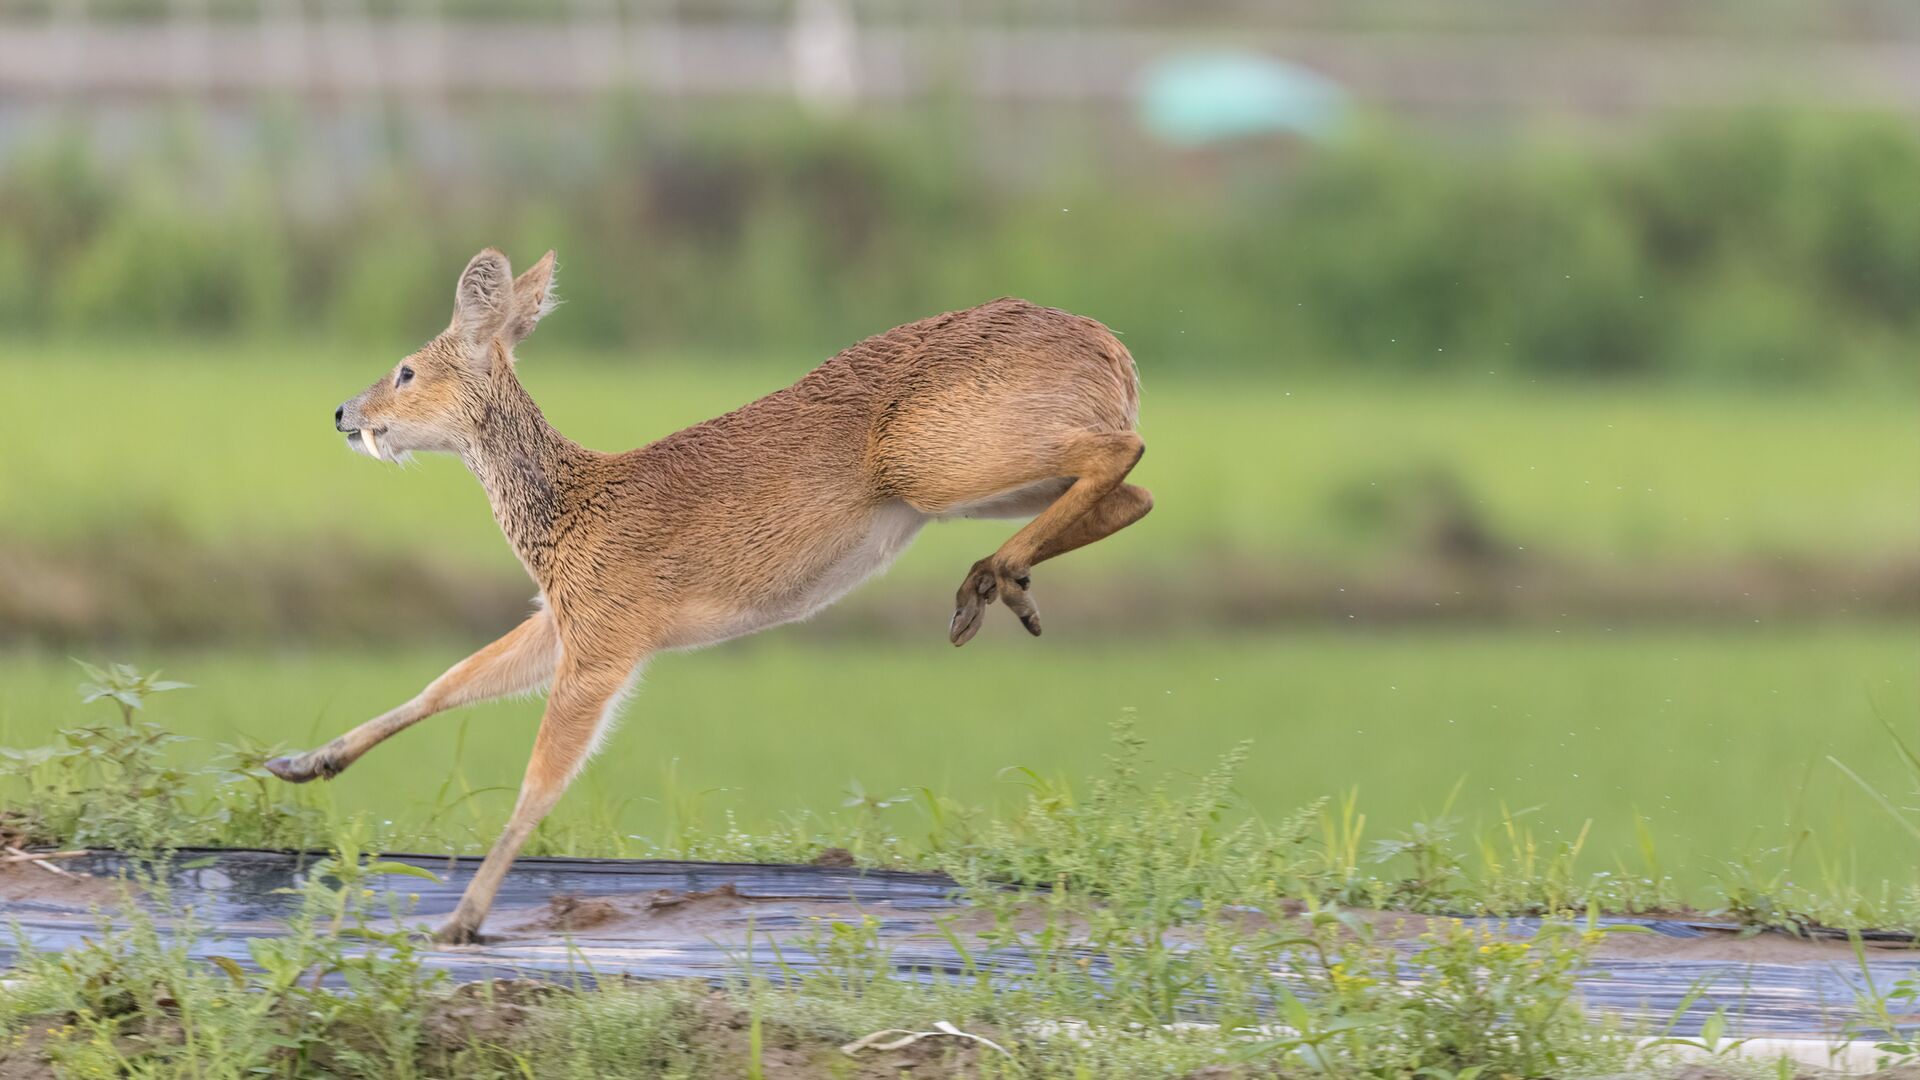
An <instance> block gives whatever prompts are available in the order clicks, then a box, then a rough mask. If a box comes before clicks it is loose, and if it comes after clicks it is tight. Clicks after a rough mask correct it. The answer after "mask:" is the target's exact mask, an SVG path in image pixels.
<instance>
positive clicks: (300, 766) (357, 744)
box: [266, 610, 560, 784]
mask: <svg viewBox="0 0 1920 1080" xmlns="http://www.w3.org/2000/svg"><path fill="white" fill-rule="evenodd" d="M559 657H560V638H559V635H558V634H557V633H556V632H555V631H554V627H553V616H552V615H551V614H550V613H548V612H546V611H544V610H542V611H536V612H534V613H533V614H532V615H531V616H529V617H528V618H527V620H526V621H525V622H523V623H521V624H520V625H519V626H516V627H514V628H513V630H511V631H510V632H508V634H507V635H506V636H505V637H503V638H501V639H500V640H498V641H496V642H494V643H493V644H491V645H489V646H487V647H486V648H484V649H481V650H480V651H479V652H477V653H474V654H473V655H472V656H469V657H467V658H466V659H465V660H462V661H460V662H459V663H458V664H455V665H454V666H453V667H452V668H450V669H448V670H447V672H446V674H444V675H442V676H440V677H439V678H437V679H435V680H433V682H432V683H430V684H428V686H427V688H426V689H425V690H422V691H420V693H419V694H417V695H415V697H414V698H413V700H411V701H409V702H407V703H406V704H404V705H401V706H400V707H399V708H396V709H391V710H388V711H387V712H385V713H382V714H380V715H379V716H377V717H374V718H373V719H372V720H369V721H367V722H366V723H364V724H361V725H360V726H359V727H356V728H354V729H353V730H352V731H349V732H347V733H346V734H345V735H342V736H340V737H339V738H337V739H335V740H333V741H332V742H330V743H328V744H327V745H325V746H322V747H320V748H318V749H315V750H309V751H307V752H306V753H304V754H293V755H290V756H287V757H278V758H274V759H273V760H272V761H269V762H267V764H266V768H267V771H269V772H271V773H273V774H274V775H275V776H278V777H279V778H280V779H282V780H288V781H291V782H293V783H296V784H302V783H305V782H307V781H308V780H312V779H314V778H316V777H318V778H321V779H332V778H333V777H335V776H338V775H339V774H340V772H341V771H342V770H343V769H345V768H346V767H347V766H349V765H351V764H353V763H354V762H355V761H357V760H359V758H360V755H362V754H364V753H366V752H367V751H369V750H371V749H373V748H374V747H376V746H378V745H380V744H381V743H382V742H385V741H386V740H387V739H389V738H391V737H392V736H394V735H397V734H399V733H400V732H402V731H405V730H406V729H407V728H410V727H412V726H413V725H415V724H417V723H419V722H420V721H422V720H425V719H426V718H427V717H429V716H432V715H433V714H435V713H438V712H445V711H446V710H448V709H453V708H457V707H459V706H461V705H471V704H473V703H475V702H480V701H487V700H490V699H492V698H497V697H505V696H507V695H508V694H523V693H526V692H527V691H529V690H538V689H539V688H540V687H542V686H545V685H546V684H547V681H548V680H550V679H552V678H553V669H554V664H555V663H556V662H558V660H559Z"/></svg>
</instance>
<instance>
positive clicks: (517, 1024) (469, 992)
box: [420, 979, 559, 1050]
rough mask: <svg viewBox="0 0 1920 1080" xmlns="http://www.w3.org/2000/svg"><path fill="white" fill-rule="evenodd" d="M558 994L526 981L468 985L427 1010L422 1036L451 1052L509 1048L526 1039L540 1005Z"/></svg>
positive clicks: (496, 980)
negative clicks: (478, 1047)
mask: <svg viewBox="0 0 1920 1080" xmlns="http://www.w3.org/2000/svg"><path fill="white" fill-rule="evenodd" d="M558 992H559V991H558V990H556V989H555V988H554V987H553V986H551V985H549V984H547V983H538V982H528V981H526V980H524V979H494V980H492V981H491V982H476V983H465V984H463V985H461V986H459V987H456V988H455V989H454V991H453V993H451V994H448V995H447V996H446V997H445V998H443V999H441V1000H440V1001H436V1002H434V1003H433V1004H432V1005H430V1006H429V1007H428V1008H427V1009H426V1011H425V1012H424V1013H423V1014H422V1015H421V1018H420V1037H421V1038H422V1039H424V1040H425V1041H426V1042H427V1043H428V1044H429V1045H431V1046H437V1047H441V1048H444V1049H447V1050H458V1049H460V1048H461V1047H466V1046H473V1045H489V1046H505V1045H508V1044H511V1043H513V1042H515V1041H517V1040H518V1039H520V1038H521V1037H522V1036H524V1034H525V1033H526V1031H527V1029H528V1027H529V1025H530V1024H531V1023H532V1020H533V1017H534V1011H535V1009H537V1008H538V1007H539V1004H540V1002H542V1001H544V1000H546V999H547V998H550V997H552V996H553V995H554V994H556V993H558Z"/></svg>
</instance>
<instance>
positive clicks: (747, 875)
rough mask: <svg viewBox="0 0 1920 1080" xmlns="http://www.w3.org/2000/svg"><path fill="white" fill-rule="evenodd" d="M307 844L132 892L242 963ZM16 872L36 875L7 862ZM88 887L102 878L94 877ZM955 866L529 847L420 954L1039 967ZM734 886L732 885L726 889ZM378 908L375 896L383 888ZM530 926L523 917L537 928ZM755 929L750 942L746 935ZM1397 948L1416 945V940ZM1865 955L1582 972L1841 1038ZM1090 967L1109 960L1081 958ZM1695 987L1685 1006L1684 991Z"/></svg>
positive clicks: (1593, 981)
mask: <svg viewBox="0 0 1920 1080" xmlns="http://www.w3.org/2000/svg"><path fill="white" fill-rule="evenodd" d="M382 858H385V859H390V860H394V861H398V862H404V863H408V864H411V865H414V866H418V867H422V868H424V869H427V870H430V871H432V872H433V873H434V874H435V875H436V876H437V877H438V879H439V880H438V881H437V882H436V881H428V880H425V879H423V878H417V877H412V876H406V875H392V876H385V877H381V878H377V879H375V880H374V882H373V887H374V888H375V889H376V891H384V892H386V893H388V894H390V895H391V896H392V898H394V899H395V900H398V901H400V902H402V903H403V904H404V907H405V910H406V911H407V913H408V914H407V915H406V917H405V920H404V921H406V922H407V923H408V924H414V923H418V924H420V925H422V926H430V925H433V924H435V923H437V922H439V921H440V919H441V918H443V917H444V916H445V915H446V914H447V913H449V912H451V911H452V910H453V907H454V905H455V903H456V902H457V901H458V900H459V897H460V893H461V891H462V890H463V889H464V888H465V887H466V883H467V881H468V879H469V878H470V877H471V876H472V874H473V872H474V870H475V869H476V868H477V867H478V866H479V860H478V859H477V858H473V857H468V856H462V857H447V856H425V855H386V856H382ZM315 859H316V857H315V856H312V855H300V854H289V853H285V852H271V851H248V850H218V851H182V852H179V853H178V854H177V855H176V856H175V857H174V858H173V859H172V860H171V862H170V863H169V864H167V866H166V868H165V869H164V871H163V872H164V874H165V877H166V879H167V883H168V885H169V886H170V897H169V900H168V903H167V904H166V906H165V907H164V908H160V907H157V906H156V905H155V904H154V903H153V901H152V899H151V898H150V897H145V896H143V895H140V894H138V893H136V896H139V902H140V903H142V905H143V906H144V907H146V908H147V909H148V910H150V911H151V912H152V914H153V915H154V918H155V921H156V923H157V925H158V926H159V928H160V929H161V931H162V932H163V933H173V932H174V931H175V930H176V929H177V928H178V927H179V926H180V925H181V923H182V921H183V920H184V919H186V918H187V917H188V915H187V913H188V912H190V913H191V914H190V918H191V922H192V923H193V924H194V926H195V927H196V928H197V932H196V934H195V935H194V945H193V954H194V955H196V956H199V957H203V958H208V959H210V958H212V957H215V956H223V957H227V958H229V959H231V960H234V961H236V962H237V963H240V964H242V965H243V966H244V965H250V964H251V961H250V959H249V956H248V951H247V944H246V943H247V939H249V938H252V937H260V936H277V935H278V934H280V933H281V932H282V927H283V925H284V920H285V919H286V918H287V917H288V916H290V915H291V914H293V913H294V912H295V910H296V909H297V907H298V905H299V903H300V898H299V896H298V895H296V894H295V892H293V890H297V889H299V888H300V886H301V884H302V882H303V878H304V873H305V868H306V867H309V866H311V865H312V864H313V862H314V861H315ZM59 865H60V866H62V867H63V868H65V869H69V870H72V871H76V872H80V873H86V874H91V875H93V876H95V877H96V878H105V879H108V880H112V879H114V878H116V877H118V876H120V875H122V874H130V873H133V872H134V871H135V868H136V864H135V863H134V862H133V861H132V860H130V859H127V858H124V857H122V856H119V855H115V854H111V853H96V854H91V855H87V856H83V857H80V858H75V859H67V860H62V861H61V862H60V864H59ZM9 872H10V873H13V874H22V873H32V872H37V871H34V870H33V869H32V868H29V867H15V868H14V869H12V870H11V871H9ZM716 890H718V891H719V893H721V894H724V895H725V896H726V899H727V903H725V904H723V905H716V906H713V907H709V908H704V909H702V910H701V912H700V914H699V917H698V918H697V919H695V920H691V921H684V922H677V923H676V920H674V919H672V918H667V919H663V920H661V922H660V924H659V926H658V927H657V928H656V927H654V926H653V925H652V924H646V925H645V926H644V927H643V929H644V930H645V932H643V933H640V934H636V933H635V932H634V929H635V928H634V925H633V924H632V922H631V921H629V922H627V923H625V924H624V925H623V926H622V927H616V928H613V929H611V930H609V931H608V932H600V931H599V930H598V928H596V927H594V926H585V927H584V928H581V929H578V930H575V931H573V932H571V933H557V932H554V931H552V930H550V929H545V928H544V927H543V926H542V923H541V917H542V916H544V915H546V914H548V913H549V912H550V911H551V910H552V909H551V908H550V907H549V902H550V901H551V900H552V899H553V898H555V897H573V898H577V899H578V900H589V899H592V900H598V899H605V900H608V901H610V902H612V903H613V904H614V905H616V906H618V907H621V908H622V909H624V910H627V911H633V910H641V911H647V910H650V909H649V907H648V905H650V904H653V905H661V906H660V907H658V908H657V910H660V911H667V910H669V908H671V907H673V906H674V905H676V904H678V903H680V902H682V899H683V898H685V897H690V896H692V897H698V896H700V895H701V894H709V895H712V894H715V892H716ZM60 891H61V890H58V889H57V888H56V889H52V890H49V891H48V893H43V894H42V895H39V896H30V897H29V898H24V899H14V900H4V901H0V916H3V917H4V918H5V919H6V920H8V921H9V922H10V923H11V924H13V926H14V927H15V928H16V934H15V935H13V938H12V939H9V940H0V965H5V966H11V965H12V964H13V963H14V961H15V959H16V958H17V957H18V955H19V952H20V949H21V947H22V945H23V944H24V946H25V947H28V948H31V949H34V950H36V951H40V952H48V951H61V950H65V949H68V948H71V947H73V946H75V945H77V944H79V943H80V942H81V941H83V940H84V939H87V938H92V937H96V936H97V935H98V934H99V932H100V916H99V915H98V914H97V913H95V912H92V911H90V910H89V909H88V908H87V906H86V905H84V904H82V903H79V902H75V901H73V900H70V899H67V898H63V897H61V896H59V895H58V893H59V892H60ZM95 891H96V892H97V891H98V890H95ZM954 892H955V887H954V884H953V882H952V881H950V880H949V879H947V878H945V877H943V876H940V875H937V874H914V873H898V872H890V871H862V870H857V869H843V868H836V867H825V866H791V865H753V864H739V863H708V862H672V861H657V860H621V859H572V858H523V859H521V860H519V861H518V862H517V863H515V864H514V867H513V869H512V871H511V872H510V873H509V874H508V875H507V878H506V881H505V884H504V885H503V886H502V888H501V890H500V896H499V899H498V901H497V902H496V905H495V910H494V914H493V916H492V917H491V918H490V919H489V920H488V924H487V930H488V932H489V933H493V934H497V935H498V936H497V937H495V938H493V939H492V940H490V941H489V942H488V943H487V944H483V945H474V946H462V947H437V946H436V947H433V948H432V949H430V950H429V951H428V952H427V953H426V954H425V958H426V961H427V962H428V963H430V964H432V965H433V966H435V967H439V968H442V969H444V970H445V971H447V972H448V974H449V975H450V976H452V977H453V978H454V979H456V980H459V981H470V980H479V979H491V978H527V979H547V980H558V981H571V980H587V981H591V980H593V979H597V978H606V977H615V976H629V977H634V978H642V979H662V978H695V979H705V980H710V981H720V980H725V979H729V978H738V977H740V976H742V975H744V974H745V973H746V972H747V971H748V969H749V965H751V966H752V969H753V971H754V973H755V974H758V975H762V976H765V977H767V978H771V979H776V980H778V979H781V978H783V977H786V976H787V975H789V974H791V973H792V972H796V971H801V972H804V971H808V970H813V969H817V968H818V967H820V966H821V965H820V963H819V961H818V959H817V958H816V957H815V956H813V955H812V954H811V953H810V951H809V949H808V946H807V941H808V940H809V937H810V935H813V934H815V933H816V932H817V931H818V930H819V929H820V928H821V926H822V920H840V921H851V920H857V919H859V918H862V917H868V918H872V919H874V920H877V923H878V934H879V937H880V939H881V940H882V942H883V943H884V944H885V946H886V948H887V950H888V954H889V957H890V960H891V963H892V964H893V966H894V968H895V969H896V970H897V971H898V972H900V973H901V975H902V976H903V977H909V978H917V979H934V978H938V977H940V976H942V975H956V976H957V975H962V974H965V973H968V972H969V971H971V970H985V971H987V972H989V973H990V974H991V975H992V976H993V977H994V978H997V979H1003V980H1007V981H1009V982H1017V981H1018V980H1019V979H1020V978H1021V976H1022V975H1023V974H1024V973H1027V972H1030V971H1031V970H1032V966H1031V964H1030V963H1029V962H1028V960H1027V959H1026V958H1025V957H1024V956H1023V955H1022V954H1021V953H1020V952H1019V951H1017V950H999V951H996V950H987V949H984V948H982V949H973V950H969V953H968V955H967V956H966V957H964V958H963V957H962V956H961V955H960V953H959V952H958V951H957V950H956V949H955V948H954V946H953V945H952V944H951V943H950V942H949V941H948V940H947V939H946V937H945V936H944V935H943V934H942V933H941V932H940V928H939V926H938V925H937V920H938V919H939V918H940V917H942V916H946V915H952V914H954V913H957V912H961V911H964V909H965V906H966V905H965V904H964V902H962V901H960V900H958V899H957V898H956V897H955V895H954ZM736 898H737V899H736ZM374 905H375V906H374V910H384V900H383V898H376V899H375V901H374ZM1464 921H1466V922H1467V923H1468V924H1470V925H1478V926H1482V927H1484V928H1486V929H1488V930H1491V931H1494V932H1497V933H1501V934H1504V935H1507V936H1512V937H1525V936H1529V935H1531V934H1532V933H1533V932H1535V931H1536V930H1537V929H1538V928H1539V921H1538V920H1529V919H1467V920H1464ZM1602 922H1603V923H1605V924H1611V925H1633V926H1640V927H1644V928H1646V929H1647V930H1649V931H1651V932H1653V933H1655V934H1660V935H1663V936H1666V937H1670V938H1676V939H1680V938H1698V937H1702V936H1706V935H1710V934H1724V933H1727V932H1728V929H1729V928H1726V927H1721V926H1717V925H1715V924H1712V923H1706V922H1692V921H1686V920H1677V919H1633V918H1606V919H1603V920H1602ZM530 927H531V928H532V929H529V928H530ZM749 940H751V941H752V942H753V945H752V948H751V949H749V947H748V942H749ZM1406 947H1407V948H1409V949H1411V948H1413V947H1415V943H1413V942H1408V943H1407V946H1406ZM1867 956H1868V959H1867V961H1866V964H1865V970H1863V969H1862V965H1861V963H1860V962H1859V961H1858V960H1856V959H1853V958H1851V957H1849V958H1847V959H1845V960H1838V959H1835V958H1834V956H1833V954H1832V953H1826V954H1822V955H1819V956H1818V957H1810V958H1809V959H1808V960H1807V961H1806V962H1797V963H1752V962H1745V961H1733V960H1699V959H1658V958H1654V959H1647V958H1638V959H1617V958H1606V957H1602V958H1596V959H1595V960H1594V961H1593V962H1592V963H1591V964H1590V966H1589V967H1588V968H1587V969H1585V970H1584V971H1583V972H1582V973H1581V976H1580V979H1579V985H1580V990H1581V993H1582V995H1583V996H1584V998H1585V1000H1586V1003H1587V1006H1588V1008H1589V1009H1590V1010H1597V1011H1604V1012H1610V1013H1615V1014H1618V1015H1619V1016H1621V1017H1622V1018H1623V1019H1624V1020H1626V1021H1627V1022H1629V1023H1630V1024H1638V1025H1640V1026H1643V1027H1645V1028H1647V1029H1649V1030H1655V1031H1665V1030H1668V1029H1669V1025H1671V1032H1672V1033H1673V1034H1675V1035H1692V1034H1697V1033H1698V1032H1699V1030H1700V1028H1701V1025H1702V1024H1703V1023H1704V1022H1705V1021H1706V1020H1707V1018H1708V1017H1710V1016H1711V1015H1712V1014H1713V1012H1714V1011H1715V1010H1716V1009H1722V1008H1724V1009H1725V1010H1726V1011H1727V1013H1728V1014H1729V1016H1730V1017H1731V1019H1732V1024H1731V1025H1730V1028H1731V1030H1730V1031H1729V1032H1728V1034H1729V1035H1734V1036H1739V1037H1758V1036H1776V1037H1782V1036H1787V1037H1790V1036H1801V1037H1834V1036H1837V1035H1839V1034H1840V1033H1841V1032H1842V1030H1843V1028H1844V1027H1845V1025H1846V1024H1847V1022H1848V1021H1849V1019H1851V1018H1854V1017H1856V1016H1857V1015H1858V1013H1857V1011H1856V1004H1857V1000H1858V995H1859V994H1860V992H1861V991H1862V990H1863V988H1864V987H1865V986H1866V983H1867V980H1868V979H1869V978H1870V979H1871V980H1872V982H1873V984H1874V985H1875V986H1877V987H1878V988H1879V989H1880V990H1881V991H1883V992H1884V991H1885V990H1886V989H1887V988H1888V987H1891V986H1892V985H1893V984H1894V983H1895V982H1896V981H1897V980H1899V979H1901V978H1903V977H1907V976H1915V977H1920V951H1911V950H1905V949H1902V950H1885V949H1870V950H1868V953H1867ZM1089 959H1090V961H1091V966H1090V970H1091V971H1092V973H1093V974H1094V975H1095V976H1096V977H1097V976H1098V975H1099V973H1100V968H1101V964H1100V962H1099V958H1098V957H1090V958H1089ZM1695 994H1698V995H1699V996H1698V997H1697V999H1696V1000H1694V1001H1693V1002H1692V1003H1691V1004H1690V1005H1687V1006H1686V1007H1685V1011H1684V1014H1681V1015H1678V1017H1677V1021H1676V1014H1677V1013H1679V1012H1680V1010H1681V1009H1682V1007H1683V1003H1685V1002H1686V1000H1687V999H1688V997H1689V996H1690V995H1695Z"/></svg>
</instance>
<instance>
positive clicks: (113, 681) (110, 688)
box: [74, 660, 193, 727]
mask: <svg viewBox="0 0 1920 1080" xmlns="http://www.w3.org/2000/svg"><path fill="white" fill-rule="evenodd" d="M74 663H76V664H78V665H80V670H82V671H84V672H86V673H87V681H86V682H83V683H81V684H80V704H82V705H91V704H93V703H94V702H96V701H100V700H103V699H106V700H111V701H112V702H113V703H114V704H115V705H118V706H119V707H120V721H121V723H124V724H126V725H127V726H128V727H132V726H133V714H134V713H135V712H136V711H138V710H139V709H141V708H144V707H145V706H146V702H147V698H149V697H151V696H153V695H154V694H160V693H165V692H166V691H168V690H188V689H191V688H192V687H193V684H192V683H183V682H174V681H173V680H171V679H162V678H161V677H160V673H159V672H158V671H150V672H146V673H144V674H142V673H141V672H140V670H139V669H137V668H135V667H134V666H133V665H131V664H108V665H107V666H106V667H104V668H97V667H94V666H93V665H92V664H89V663H87V662H86V661H85V660H75V661H74Z"/></svg>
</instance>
